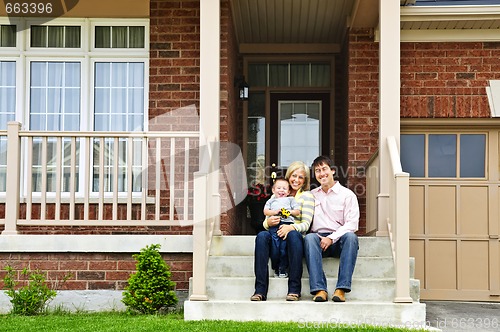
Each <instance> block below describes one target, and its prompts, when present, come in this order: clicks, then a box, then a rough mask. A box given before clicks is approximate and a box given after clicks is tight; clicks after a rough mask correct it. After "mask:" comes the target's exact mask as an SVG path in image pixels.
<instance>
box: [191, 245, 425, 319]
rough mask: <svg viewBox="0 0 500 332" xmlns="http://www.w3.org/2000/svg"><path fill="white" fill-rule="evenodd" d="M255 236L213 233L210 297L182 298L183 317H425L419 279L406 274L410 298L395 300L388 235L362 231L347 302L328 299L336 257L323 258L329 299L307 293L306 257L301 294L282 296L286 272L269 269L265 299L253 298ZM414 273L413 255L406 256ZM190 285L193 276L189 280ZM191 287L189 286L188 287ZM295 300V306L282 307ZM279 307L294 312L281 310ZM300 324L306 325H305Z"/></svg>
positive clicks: (208, 270)
mask: <svg viewBox="0 0 500 332" xmlns="http://www.w3.org/2000/svg"><path fill="white" fill-rule="evenodd" d="M254 246H255V236H217V237H214V239H213V241H212V247H211V252H210V257H209V260H208V266H207V280H206V286H207V296H208V298H209V301H189V300H188V301H186V302H185V303H184V318H185V319H186V320H201V319H230V320H236V321H250V320H263V321H295V322H298V323H299V324H300V323H304V324H305V323H306V322H325V324H330V325H328V326H330V327H331V326H335V325H334V324H339V323H346V324H370V325H377V324H379V325H394V324H403V323H405V322H413V323H415V322H416V323H415V324H420V323H421V324H424V323H425V304H421V303H419V299H420V283H419V281H418V280H416V279H413V278H412V279H411V280H410V296H411V298H412V299H413V303H408V304H397V303H393V300H394V295H395V278H394V263H393V260H392V252H391V247H390V243H389V240H388V238H384V237H360V238H359V252H358V260H357V263H356V268H355V270H354V275H353V285H352V286H353V290H352V292H350V293H348V294H346V298H347V302H346V303H334V302H332V301H331V296H332V292H333V290H334V289H335V284H336V282H337V271H338V263H339V260H338V258H326V259H324V270H325V274H326V276H327V281H328V289H329V292H330V294H329V301H328V302H325V303H315V302H313V301H312V295H310V294H309V279H308V277H309V275H308V272H307V268H306V266H305V262H304V274H303V277H302V298H301V301H298V302H286V301H285V299H284V298H285V295H286V293H287V288H288V285H287V282H288V279H286V278H274V277H273V275H272V271H271V269H270V268H269V271H270V279H269V293H268V299H267V301H265V302H251V301H250V296H251V295H252V293H253V291H254V283H255V277H254V271H253V265H254ZM410 273H411V276H413V275H414V260H413V259H411V260H410ZM190 289H191V281H190ZM190 293H191V290H190ZM284 305H293V306H294V307H283V306H284ZM281 313H293V314H286V315H281ZM304 327H306V326H305V325H304Z"/></svg>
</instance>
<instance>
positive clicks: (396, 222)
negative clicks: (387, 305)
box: [387, 136, 413, 303]
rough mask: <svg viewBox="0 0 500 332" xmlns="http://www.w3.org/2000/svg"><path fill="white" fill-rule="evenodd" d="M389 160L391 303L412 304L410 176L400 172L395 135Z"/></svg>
mask: <svg viewBox="0 0 500 332" xmlns="http://www.w3.org/2000/svg"><path fill="white" fill-rule="evenodd" d="M387 145H388V148H389V157H390V160H391V168H392V174H393V176H394V179H393V181H392V183H391V186H390V192H389V205H390V206H389V218H388V220H387V228H388V231H389V238H390V240H391V247H392V254H393V258H394V267H395V272H396V290H395V291H396V292H395V293H396V294H395V298H394V302H399V303H410V302H413V300H412V298H411V296H410V235H409V233H410V230H409V229H410V216H409V214H410V212H409V211H410V185H409V174H408V173H406V172H403V170H402V167H401V161H400V154H399V151H398V146H397V143H396V138H395V137H394V136H389V137H387Z"/></svg>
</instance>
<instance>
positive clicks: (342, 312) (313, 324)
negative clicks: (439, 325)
mask: <svg viewBox="0 0 500 332" xmlns="http://www.w3.org/2000/svg"><path fill="white" fill-rule="evenodd" d="M184 319H185V320H204V319H208V320H235V321H256V320H260V321H268V322H277V321H282V322H296V323H297V328H318V327H323V328H336V327H352V326H354V325H381V326H390V327H407V328H411V327H413V328H424V327H425V304H423V303H415V302H414V303H407V304H399V303H387V302H363V301H351V300H348V302H345V303H336V302H332V301H328V302H323V303H315V302H312V301H306V300H301V301H298V302H286V301H285V300H284V299H279V300H275V301H272V300H267V301H265V302H251V301H249V300H246V301H235V300H228V301H222V300H210V301H186V302H184Z"/></svg>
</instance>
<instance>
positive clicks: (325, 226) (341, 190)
mask: <svg viewBox="0 0 500 332" xmlns="http://www.w3.org/2000/svg"><path fill="white" fill-rule="evenodd" d="M312 169H313V171H314V176H315V178H316V180H318V182H319V184H320V187H318V188H316V189H314V190H312V191H311V192H312V194H313V195H314V198H315V207H314V219H313V223H312V226H311V231H310V233H309V234H307V235H306V237H305V239H304V254H305V258H306V264H307V269H308V271H309V286H310V291H311V294H313V295H314V297H313V301H315V302H325V301H327V299H328V290H327V283H326V277H325V272H324V271H323V261H322V258H323V257H332V256H334V257H340V265H339V271H338V281H337V285H336V289H335V292H334V294H333V297H332V300H333V301H334V302H345V293H348V292H350V291H351V281H352V273H353V272H354V266H355V265H356V258H357V256H358V237H357V236H356V234H354V232H356V231H357V230H358V224H359V205H358V199H357V197H356V195H355V194H354V193H353V192H352V191H351V190H350V189H348V188H346V187H344V186H342V185H341V184H340V183H339V182H338V181H335V180H334V175H335V169H334V165H333V162H332V161H331V160H330V159H329V158H328V157H324V156H320V157H318V158H316V159H315V160H314V162H313V164H312Z"/></svg>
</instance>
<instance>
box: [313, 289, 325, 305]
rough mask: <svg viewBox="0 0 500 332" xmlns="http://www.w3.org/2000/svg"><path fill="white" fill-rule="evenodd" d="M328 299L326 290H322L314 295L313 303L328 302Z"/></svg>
mask: <svg viewBox="0 0 500 332" xmlns="http://www.w3.org/2000/svg"><path fill="white" fill-rule="evenodd" d="M327 299H328V293H327V292H325V291H324V290H320V291H318V292H317V293H316V295H314V297H313V301H314V302H326V301H327Z"/></svg>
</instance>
